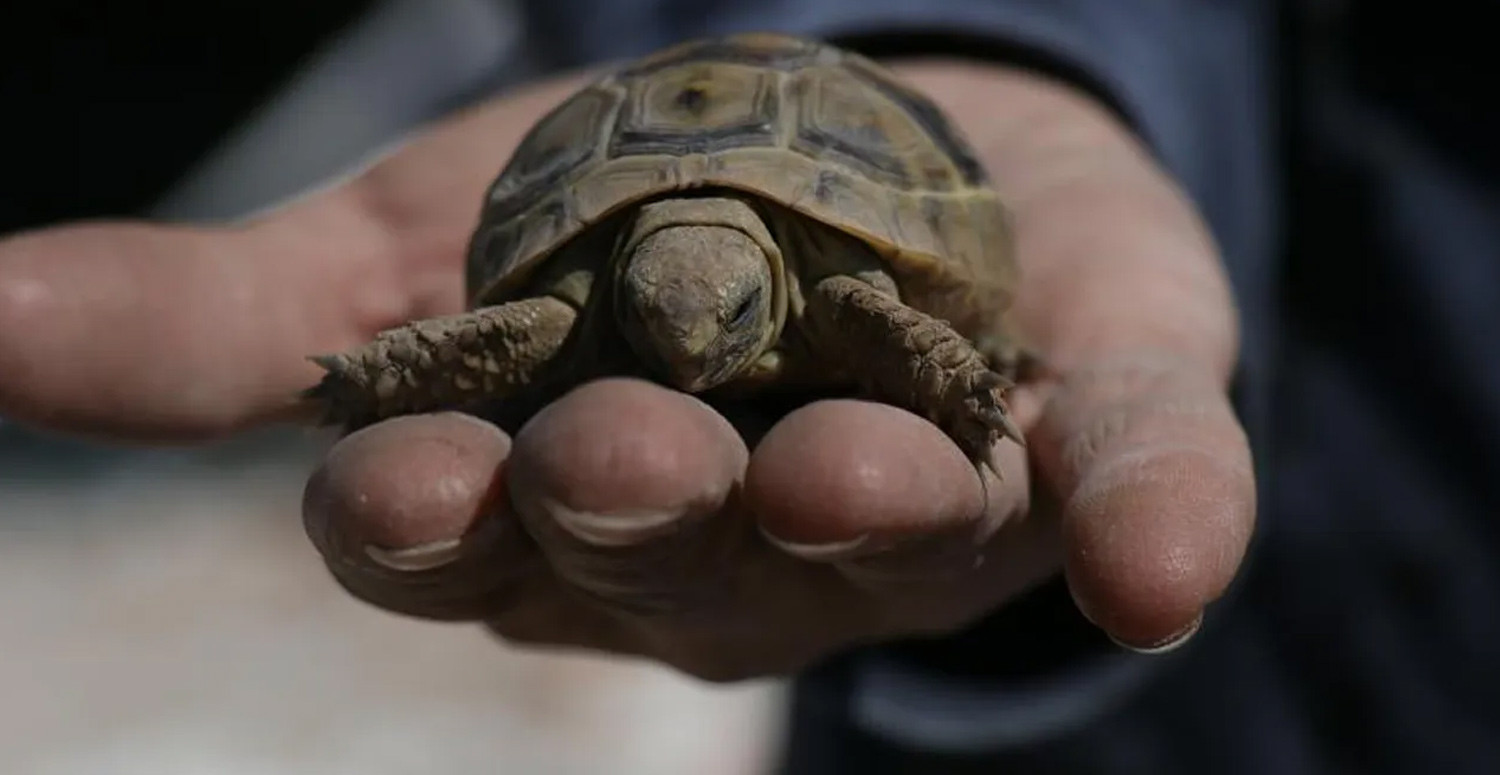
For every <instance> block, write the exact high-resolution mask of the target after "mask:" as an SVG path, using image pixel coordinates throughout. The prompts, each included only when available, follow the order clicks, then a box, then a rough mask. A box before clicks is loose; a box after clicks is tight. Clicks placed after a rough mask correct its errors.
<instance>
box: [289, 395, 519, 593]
mask: <svg viewBox="0 0 1500 775" xmlns="http://www.w3.org/2000/svg"><path fill="white" fill-rule="evenodd" d="M510 446H511V445H510V440H509V439H508V438H507V437H506V436H505V434H503V433H501V432H500V430H499V429H497V428H495V427H494V426H493V425H490V424H488V423H486V422H483V421H481V420H478V419H476V418H473V417H470V416H467V415H462V414H456V413H449V414H439V415H428V416H411V417H402V418H398V419H394V420H389V421H386V422H383V423H379V424H377V425H372V426H370V427H368V428H365V429H363V430H360V431H358V432H356V433H353V434H351V435H349V436H348V437H347V438H345V439H343V440H341V441H340V442H339V443H338V444H337V445H336V446H335V447H334V448H333V449H332V450H330V452H329V454H328V456H327V457H326V459H325V460H324V461H323V463H322V465H321V466H319V467H318V469H317V470H316V472H315V473H314V474H313V476H312V477H311V478H310V479H309V481H308V485H307V488H306V491H305V494H304V499H303V519H304V523H305V526H306V529H307V533H308V536H309V537H310V538H311V539H312V543H313V545H314V546H315V547H316V548H317V550H318V552H319V553H320V554H321V555H322V556H323V559H324V562H325V563H326V564H327V565H328V567H329V569H330V571H331V572H332V573H333V575H334V576H335V577H336V578H337V579H338V580H339V582H340V583H342V584H343V585H344V586H345V588H346V589H348V590H349V591H350V592H352V593H353V594H354V595H355V596H357V597H359V598H361V599H363V600H365V601H366V602H369V603H371V604H373V605H376V606H379V607H382V608H385V609H388V610H392V611H397V612H401V613H405V614H409V615H413V616H422V617H428V618H437V619H479V618H485V617H488V616H491V615H493V614H495V613H496V612H498V611H501V610H504V609H505V608H506V607H508V605H509V603H510V598H511V597H513V596H515V594H516V593H517V592H518V590H517V587H518V585H519V584H520V583H521V581H522V579H523V578H524V577H526V576H527V575H528V574H530V573H533V572H534V571H535V569H536V568H537V567H538V566H539V565H540V561H539V556H538V555H537V553H536V550H535V547H534V545H533V544H532V542H531V540H530V539H529V538H528V537H527V536H526V534H525V532H524V531H523V530H521V529H520V526H519V523H517V522H516V520H515V519H513V518H510V517H509V515H508V513H507V512H508V509H507V508H506V507H505V502H506V498H507V494H506V491H505V479H504V476H503V474H502V472H503V470H504V466H505V460H506V456H507V455H508V453H509V451H510Z"/></svg>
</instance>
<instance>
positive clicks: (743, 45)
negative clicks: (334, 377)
mask: <svg viewBox="0 0 1500 775" xmlns="http://www.w3.org/2000/svg"><path fill="white" fill-rule="evenodd" d="M704 187H724V188H729V189H735V190H740V191H745V192H750V193H752V194H755V195H758V196H760V197H763V198H765V199H766V200H768V201H770V202H772V203H775V204H779V205H781V206H783V207H785V208H788V209H789V210H791V211H794V212H796V213H800V214H802V215H805V216H807V217H811V218H814V219H816V220H818V221H820V222H823V223H825V224H828V225H830V226H833V227H835V228H838V229H841V230H843V231H845V232H847V233H849V234H852V235H854V236H856V237H858V238H860V239H862V240H864V241H865V242H867V243H869V244H870V245H871V246H872V247H873V248H875V249H876V250H877V251H878V252H879V253H880V254H881V255H882V256H884V257H885V259H886V260H887V261H888V262H890V266H891V269H892V272H893V274H894V275H895V276H896V277H897V280H898V283H904V286H905V287H908V288H912V289H913V290H916V291H918V293H917V295H918V296H922V297H924V298H926V299H927V300H928V303H926V304H922V303H920V302H916V301H909V303H913V304H914V305H916V306H919V307H920V306H926V307H928V309H927V310H926V311H928V312H930V313H932V314H936V315H939V316H941V317H946V318H948V319H949V320H950V321H953V322H955V325H958V327H959V328H961V329H962V328H969V326H966V325H959V323H958V321H957V320H956V319H960V318H966V317H976V316H984V315H987V314H989V313H994V312H997V311H999V310H1002V309H1003V308H1004V307H1006V306H1008V304H1009V298H1010V292H1011V290H1012V287H1013V285H1014V280H1015V277H1014V272H1015V270H1014V267H1013V264H1012V261H1011V257H1010V255H1009V245H1010V242H1009V239H1008V237H1009V235H1008V233H1007V231H1008V230H1007V226H1006V218H1005V213H1004V211H1003V208H1002V206H1001V203H1000V201H999V199H998V197H997V196H996V194H995V192H994V191H992V190H991V188H990V186H989V181H988V179H987V177H986V174H985V172H984V170H983V168H982V167H981V166H980V165H979V162H978V161H977V160H976V159H975V155H974V153H973V151H972V150H971V148H970V145H969V143H968V142H967V141H966V140H965V138H964V137H962V136H961V135H960V134H959V133H958V132H957V131H956V130H955V129H954V128H953V127H952V126H951V125H950V124H949V122H948V120H947V119H946V118H945V117H944V116H943V114H942V113H941V112H940V111H939V109H938V108H937V106H936V105H935V104H933V103H932V102H931V101H930V100H928V99H927V98H926V97H924V96H922V95H920V94H918V93H917V92H916V91H914V90H913V89H911V88H910V87H908V86H906V85H904V84H902V83H900V82H899V81H897V80H896V78H895V76H894V75H893V74H892V73H890V72H889V71H887V70H886V69H885V68H883V67H881V66H880V65H878V64H876V63H875V62H873V61H871V60H870V59H867V58H865V57H863V56H860V55H858V54H854V53H852V52H849V51H845V50H842V49H839V48H836V47H833V46H830V45H827V44H823V43H819V42H815V41H810V40H803V39H799V38H793V37H787V36H782V35H776V34H766V33H757V34H741V35H733V36H728V37H722V38H715V39H706V40H698V41H693V42H689V43H684V44H679V45H677V46H674V47H671V48H668V49H665V50H662V51H659V52H657V53H655V54H652V55H650V56H647V57H645V58H642V59H639V60H636V61H634V62H632V63H629V64H627V65H625V66H624V67H623V68H622V69H620V70H618V71H616V72H614V73H612V74H610V75H607V76H605V77H603V78H601V79H600V80H597V81H595V82H594V83H592V84H590V85H588V86H586V87H584V88H582V89H581V90H579V91H578V92H576V93H575V94H574V95H573V96H572V97H570V98H569V99H567V100H566V101H564V102H563V103H562V104H561V105H559V106H558V107H556V108H554V109H553V110H552V111H551V112H550V113H548V114H547V115H546V116H545V117H543V118H542V119H541V120H540V121H539V122H537V124H536V125H535V126H534V127H533V128H532V129H531V130H530V132H529V133H528V134H527V135H526V136H525V138H524V139H523V140H522V141H521V143H520V146H519V147H518V149H517V150H516V152H515V154H514V156H513V157H512V158H511V160H510V161H509V163H508V164H507V165H506V167H505V169H504V170H503V171H502V172H501V173H500V176H499V177H498V178H497V179H496V180H495V182H494V183H493V184H492V185H491V187H490V189H489V191H488V192H487V194H486V199H485V202H484V206H483V210H482V214H481V217H480V222H479V227H478V228H477V229H476V231H475V233H474V236H473V239H472V242H471V244H470V251H469V257H468V268H467V278H466V279H467V283H468V288H469V293H470V297H471V300H472V302H473V303H474V304H476V305H477V304H489V303H499V302H502V301H505V300H508V299H510V298H514V296H515V295H516V294H518V293H521V292H523V291H524V288H525V285H526V281H527V279H528V278H529V277H530V275H531V274H532V272H533V270H534V269H535V268H536V267H537V266H538V265H539V264H540V263H541V262H542V261H544V260H545V259H546V257H547V256H549V255H550V254H551V253H552V252H553V251H554V250H555V249H556V248H558V247H559V246H560V245H562V244H564V243H566V242H567V241H569V240H570V239H572V238H574V237H576V236H577V235H578V234H579V233H580V232H582V231H583V230H584V229H586V228H588V227H589V226H591V225H593V224H596V223H598V222H600V221H601V220H603V219H605V218H607V217H609V216H610V215H612V214H614V213H616V212H618V211H620V210H621V209H622V208H625V207H627V206H629V205H632V204H634V203H637V202H641V201H642V200H645V199H648V198H653V197H660V196H662V195H664V194H670V193H671V192H674V191H686V190H690V189H697V188H704ZM934 307H936V308H937V309H933V308H934ZM944 308H946V309H944ZM974 322H975V323H976V324H977V321H974Z"/></svg>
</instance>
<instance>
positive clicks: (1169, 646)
mask: <svg viewBox="0 0 1500 775" xmlns="http://www.w3.org/2000/svg"><path fill="white" fill-rule="evenodd" d="M1202 626H1203V614H1198V616H1197V617H1196V618H1194V619H1193V621H1192V622H1191V623H1189V624H1188V626H1186V627H1184V628H1182V629H1181V630H1178V631H1177V632H1175V633H1173V634H1172V635H1169V636H1167V637H1166V638H1164V639H1162V640H1161V641H1158V642H1157V643H1155V644H1153V645H1150V646H1132V645H1130V644H1129V643H1125V642H1124V641H1121V640H1119V639H1118V638H1115V637H1114V636H1113V635H1111V636H1109V639H1110V640H1112V641H1114V642H1115V645H1117V646H1119V647H1120V648H1123V649H1126V650H1128V651H1133V652H1135V653H1137V654H1146V655H1156V654H1166V653H1168V652H1172V651H1176V650H1177V649H1179V648H1181V647H1182V645H1183V644H1184V643H1187V642H1188V641H1190V640H1192V639H1193V636H1194V635H1197V634H1198V630H1199V629H1200V628H1201V627H1202Z"/></svg>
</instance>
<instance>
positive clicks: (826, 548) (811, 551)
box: [760, 528, 870, 562]
mask: <svg viewBox="0 0 1500 775" xmlns="http://www.w3.org/2000/svg"><path fill="white" fill-rule="evenodd" d="M760 534H761V535H762V536H763V537H764V538H765V539H766V541H767V542H768V543H770V544H771V545H772V546H774V547H776V548H777V549H780V550H781V551H783V552H786V553H787V554H790V555H792V556H794V557H797V558H799V559H803V560H810V561H812V562H829V561H832V560H837V559H840V558H842V557H843V556H845V555H847V554H849V553H851V552H854V551H855V550H858V549H861V548H863V547H864V545H865V544H866V543H869V541H870V534H869V533H864V534H862V535H858V536H855V537H854V538H851V539H849V540H847V541H831V542H827V543H819V544H804V543H798V542H796V541H788V540H786V539H784V538H777V537H776V536H774V535H772V534H771V533H770V532H769V531H767V530H765V529H764V528H762V529H761V531H760Z"/></svg>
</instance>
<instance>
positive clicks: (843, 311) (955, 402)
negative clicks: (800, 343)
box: [806, 275, 1024, 476]
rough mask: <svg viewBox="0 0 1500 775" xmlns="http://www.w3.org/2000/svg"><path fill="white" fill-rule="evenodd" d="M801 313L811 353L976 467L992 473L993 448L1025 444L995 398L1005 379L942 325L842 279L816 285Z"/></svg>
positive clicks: (970, 345) (1007, 379)
mask: <svg viewBox="0 0 1500 775" xmlns="http://www.w3.org/2000/svg"><path fill="white" fill-rule="evenodd" d="M806 315H807V324H808V328H809V333H810V335H811V338H812V340H813V342H814V347H815V348H817V349H818V350H819V351H820V352H822V353H824V354H825V355H826V357H829V358H833V359H837V361H836V362H842V363H844V364H845V368H846V369H847V370H848V371H849V373H850V376H851V377H853V378H854V379H855V380H856V381H857V382H859V383H860V385H861V387H863V388H864V389H865V390H866V391H868V392H869V393H870V394H872V396H873V397H874V398H876V399H877V400H880V401H883V402H887V403H891V404H893V405H896V406H900V407H902V408H904V409H908V410H910V411H913V412H916V413H918V414H921V415H924V416H925V417H927V419H929V420H931V421H932V422H933V423H934V424H936V425H937V426H938V427H939V428H941V429H942V430H943V432H944V433H947V434H948V436H949V437H950V438H952V439H953V441H954V442H956V443H957V444H958V446H959V448H960V449H962V450H963V452H964V454H965V455H967V456H968V457H969V459H970V460H972V461H974V462H975V464H976V465H985V466H988V467H989V468H990V469H991V470H993V471H994V472H995V474H996V475H997V476H998V475H999V474H1000V468H999V465H998V462H997V461H996V459H995V457H994V445H995V444H996V443H997V442H998V441H999V440H1000V438H1001V437H1005V438H1009V439H1012V440H1013V441H1015V442H1016V443H1018V444H1020V443H1024V442H1023V441H1022V438H1021V431H1020V430H1019V429H1018V428H1017V427H1016V426H1015V423H1014V422H1012V421H1011V419H1010V416H1009V414H1008V410H1007V408H1006V406H1005V404H1004V403H1003V402H1002V400H1001V393H1002V392H1003V391H1004V390H1005V389H1007V388H1009V387H1010V386H1011V385H1013V384H1014V383H1013V381H1012V375H1010V374H1002V373H1000V372H997V371H994V370H992V369H991V368H990V365H989V363H988V360H989V359H988V358H986V357H985V356H984V355H982V354H981V353H980V352H979V351H978V350H977V349H976V348H975V347H974V344H973V343H972V342H970V341H969V340H968V339H965V338H964V337H963V336H962V335H960V334H959V333H958V332H957V331H954V330H953V328H952V327H950V326H949V325H948V324H947V323H944V322H943V321H941V320H938V319H937V318H934V317H932V316H931V315H928V314H926V313H924V312H921V311H919V310H916V309H913V308H911V307H908V306H906V305H905V304H902V303H901V302H900V301H898V300H897V299H896V298H894V297H892V296H891V295H889V294H887V293H885V292H883V291H881V290H879V289H877V288H875V287H874V286H872V285H870V284H869V283H867V282H864V281H862V280H858V279H855V278H853V277H850V276H846V275H835V276H832V277H828V278H826V279H824V280H821V281H820V282H818V284H817V285H816V286H814V288H813V292H812V293H810V294H808V297H807V310H806Z"/></svg>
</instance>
